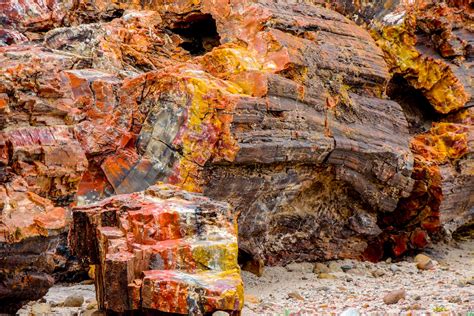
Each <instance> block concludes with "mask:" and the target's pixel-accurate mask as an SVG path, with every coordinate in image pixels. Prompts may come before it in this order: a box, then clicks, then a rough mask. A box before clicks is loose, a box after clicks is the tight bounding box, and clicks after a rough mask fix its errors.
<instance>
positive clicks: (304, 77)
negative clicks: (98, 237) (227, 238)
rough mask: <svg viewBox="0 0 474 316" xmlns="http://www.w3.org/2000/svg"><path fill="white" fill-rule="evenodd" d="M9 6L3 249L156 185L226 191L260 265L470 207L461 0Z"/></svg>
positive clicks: (31, 0) (392, 251)
mask: <svg viewBox="0 0 474 316" xmlns="http://www.w3.org/2000/svg"><path fill="white" fill-rule="evenodd" d="M382 4H383V5H382ZM331 8H332V9H331ZM333 9H334V10H337V11H339V12H340V13H337V12H336V11H333ZM344 15H346V16H347V17H344ZM351 20H353V21H354V22H353V21H351ZM0 21H2V23H1V26H0V46H2V47H0V68H1V69H2V71H1V72H0V194H2V195H3V196H5V198H3V199H2V204H1V205H0V206H2V211H1V214H0V223H1V225H0V226H1V227H2V231H3V232H4V235H5V236H6V237H5V238H4V239H5V241H3V243H4V245H8V247H10V246H12V245H15V243H21V242H23V241H26V240H28V238H37V239H36V240H48V238H52V237H51V236H53V235H55V234H60V233H62V232H64V231H65V230H66V229H67V226H68V223H69V219H68V216H67V214H69V210H70V207H71V206H73V205H74V204H79V205H84V204H86V203H89V202H94V201H98V200H102V199H104V198H106V197H109V196H112V195H114V194H124V193H132V192H137V191H143V190H145V189H147V188H148V187H150V186H152V185H154V184H156V183H157V182H158V181H163V182H168V183H171V184H174V185H177V186H179V187H181V188H183V189H185V190H188V191H193V192H201V193H203V194H204V195H206V196H208V197H210V198H214V199H217V200H223V201H227V202H229V203H230V204H231V205H232V206H233V207H234V209H235V212H236V214H238V215H239V217H238V221H239V248H240V250H241V252H240V255H241V259H242V260H244V261H247V260H250V263H248V264H247V266H249V267H254V268H255V270H260V268H261V266H262V264H263V263H267V264H284V263H286V262H289V261H293V260H321V259H334V258H362V259H370V260H379V259H381V258H382V257H384V256H392V255H401V254H403V253H406V252H407V251H411V250H414V249H418V248H422V247H424V246H425V245H426V244H428V243H429V242H430V241H431V240H436V239H438V238H440V237H441V236H443V235H445V234H448V235H449V234H450V233H452V232H454V231H455V230H456V229H458V228H459V227H460V226H463V225H469V223H470V222H472V221H473V217H474V208H473V205H474V201H473V196H474V194H473V190H474V188H473V187H474V184H473V181H474V180H473V179H474V177H473V175H474V171H473V170H474V168H473V165H472V164H473V162H472V161H473V160H472V157H473V154H472V152H473V151H472V150H473V136H472V135H473V112H472V107H471V106H472V105H473V101H472V95H473V91H472V90H473V84H472V77H473V71H472V62H473V56H472V53H473V50H472V43H473V39H472V5H470V4H469V3H467V2H466V1H446V2H442V1H439V2H436V3H431V2H430V3H428V2H427V1H416V2H412V1H391V2H386V3H385V4H384V3H383V2H380V1H362V2H361V1H347V0H338V1H323V0H308V1H290V0H288V1H270V0H258V1H257V0H255V1H237V0H231V1H220V0H219V1H211V0H202V1H190V0H180V1H151V2H137V1H130V0H128V1H127V0H123V1H117V0H110V1H105V0H89V1H79V2H76V1H59V0H48V1H36V0H28V1H21V2H19V1H4V2H3V3H1V4H0ZM357 24H360V26H358V25H357ZM364 28H366V29H367V30H366V29H364ZM38 201H39V202H38ZM51 214H54V216H53V215H51ZM60 214H64V215H60ZM38 218H39V219H38ZM55 236H56V235H55ZM2 245H3V244H2ZM53 252H54V251H53ZM0 269H8V266H7V265H3V266H0ZM40 270H41V269H40ZM43 270H44V269H43ZM43 270H42V271H43ZM44 271H46V270H44ZM48 271H49V270H48ZM15 273H16V272H15ZM15 273H13V274H12V276H11V277H8V278H14V276H15ZM48 273H49V272H48ZM5 284H10V283H8V282H6V283H5ZM45 284H46V286H45V287H47V286H49V283H45ZM13 288H14V287H7V288H6V290H5V293H8V295H11V296H9V297H12V298H13V297H15V295H19V294H15V291H14V290H13ZM5 295H6V294H5ZM19 296H21V295H19Z"/></svg>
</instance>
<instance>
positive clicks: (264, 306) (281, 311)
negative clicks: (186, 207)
mask: <svg viewBox="0 0 474 316" xmlns="http://www.w3.org/2000/svg"><path fill="white" fill-rule="evenodd" d="M427 253H428V254H429V255H430V256H431V258H433V259H434V260H436V261H437V264H436V266H435V268H434V269H433V270H429V271H419V270H418V269H417V268H416V266H415V263H413V259H412V258H406V259H405V260H404V261H401V262H398V263H386V262H380V263H377V264H373V263H366V262H356V261H348V260H346V261H339V262H337V263H338V264H339V265H342V264H351V265H353V266H354V267H355V268H354V269H351V270H349V271H348V272H335V273H331V274H333V275H335V276H336V277H337V278H336V279H324V280H323V279H319V278H318V277H317V275H316V274H314V273H313V272H312V269H313V265H314V264H313V263H298V264H292V265H290V266H289V267H286V268H285V267H270V268H266V270H265V272H264V275H263V276H262V277H260V278H258V277H256V276H254V275H252V274H250V273H248V272H245V271H243V272H242V277H243V279H244V283H245V292H246V303H245V307H244V310H243V313H242V315H244V316H252V315H272V316H273V315H284V316H289V315H330V314H333V315H339V314H340V313H341V312H343V311H347V310H348V309H350V308H352V314H346V316H353V315H357V312H359V313H361V314H370V315H387V314H392V315H399V314H409V311H412V315H426V312H430V313H431V315H433V314H435V313H434V311H444V312H443V313H439V314H440V315H450V314H455V315H463V316H466V315H470V316H474V240H470V241H465V242H462V243H459V244H458V246H457V247H453V246H449V247H448V246H445V245H435V250H431V251H430V250H429V249H428V251H427ZM289 270H291V271H289ZM374 270H378V271H379V272H380V271H383V273H384V275H383V276H381V277H374V276H373V275H372V271H374ZM392 270H397V271H395V272H393V271H392ZM397 289H405V290H406V299H405V300H404V301H400V302H399V303H397V304H394V305H385V304H384V303H383V297H384V295H385V294H386V293H387V292H388V291H390V290H397ZM290 293H293V294H290ZM72 294H76V295H82V296H83V297H84V299H85V302H84V304H83V306H82V307H80V308H64V307H61V303H62V302H64V300H65V299H66V297H67V296H69V295H72ZM289 294H290V295H291V296H293V298H290V297H289V296H288V295H289ZM94 296H95V292H94V287H93V286H92V285H74V286H61V285H57V286H54V287H53V288H51V289H50V291H49V292H48V294H47V295H46V296H45V297H44V298H43V299H42V300H40V301H42V302H46V303H47V304H48V305H50V308H51V311H50V312H49V313H48V315H64V316H67V315H102V314H101V313H98V312H96V311H94V309H91V305H94V303H93V302H95V298H94ZM301 299H303V300H301ZM40 301H38V302H30V303H29V304H28V305H27V306H25V307H24V308H23V309H22V311H21V313H20V315H31V310H32V306H34V305H35V304H39V302H40ZM43 304H44V303H43ZM88 306H89V309H88ZM469 312H472V314H468V313H469Z"/></svg>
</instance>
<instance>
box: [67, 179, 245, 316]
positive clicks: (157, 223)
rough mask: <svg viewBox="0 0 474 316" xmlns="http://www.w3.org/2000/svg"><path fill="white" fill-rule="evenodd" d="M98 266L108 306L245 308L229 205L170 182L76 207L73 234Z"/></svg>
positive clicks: (77, 247)
mask: <svg viewBox="0 0 474 316" xmlns="http://www.w3.org/2000/svg"><path fill="white" fill-rule="evenodd" d="M69 239H70V245H71V247H72V250H73V252H74V253H75V254H77V255H78V256H79V257H81V258H85V259H87V261H88V262H89V263H91V264H94V265H95V284H96V290H97V298H98V302H99V306H100V307H101V308H103V309H105V310H107V311H113V312H119V313H122V312H125V311H132V310H134V311H146V310H154V311H161V312H168V313H177V314H186V315H203V314H204V313H212V312H214V311H216V310H225V311H229V312H231V313H238V312H239V311H240V310H241V309H242V307H243V284H242V280H241V278H240V268H239V266H238V264H237V252H238V247H237V227H236V219H235V215H234V214H233V212H232V210H231V208H230V205H228V204H226V203H220V202H214V201H212V200H210V199H208V198H205V197H203V196H202V195H197V194H191V193H187V192H185V191H181V190H179V189H177V188H176V187H173V186H169V185H160V186H152V187H150V188H149V189H147V190H146V191H145V192H144V193H132V194H129V195H118V196H115V197H112V198H109V199H106V200H104V201H102V202H100V203H98V204H92V205H89V206H84V207H77V208H75V209H74V211H73V223H72V227H71V233H70V236H69Z"/></svg>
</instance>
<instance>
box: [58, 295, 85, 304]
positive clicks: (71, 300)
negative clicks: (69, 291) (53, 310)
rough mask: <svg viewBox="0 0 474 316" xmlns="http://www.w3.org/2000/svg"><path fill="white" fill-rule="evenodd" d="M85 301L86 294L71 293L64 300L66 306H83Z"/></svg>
mask: <svg viewBox="0 0 474 316" xmlns="http://www.w3.org/2000/svg"><path fill="white" fill-rule="evenodd" d="M83 303H84V296H82V295H74V294H73V295H69V296H68V297H66V299H65V300H64V304H63V306H64V307H81V306H82V304H83Z"/></svg>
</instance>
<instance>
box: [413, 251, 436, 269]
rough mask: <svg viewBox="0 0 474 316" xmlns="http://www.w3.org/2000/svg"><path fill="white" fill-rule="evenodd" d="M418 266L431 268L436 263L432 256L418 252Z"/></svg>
mask: <svg viewBox="0 0 474 316" xmlns="http://www.w3.org/2000/svg"><path fill="white" fill-rule="evenodd" d="M414 261H415V263H416V267H417V268H418V269H420V270H430V269H432V268H434V263H433V261H432V260H431V258H430V257H428V256H427V255H424V254H421V253H420V254H418V255H416V257H415V260H414Z"/></svg>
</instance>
